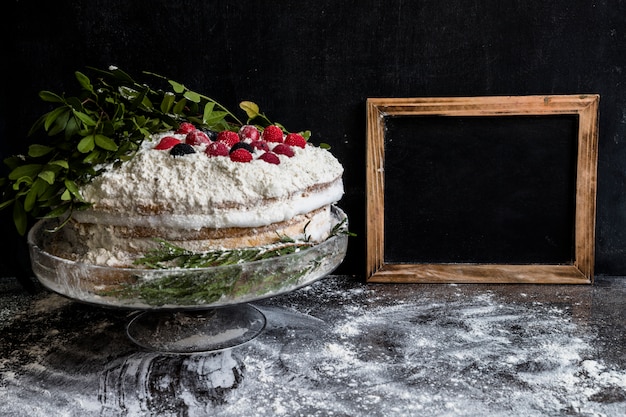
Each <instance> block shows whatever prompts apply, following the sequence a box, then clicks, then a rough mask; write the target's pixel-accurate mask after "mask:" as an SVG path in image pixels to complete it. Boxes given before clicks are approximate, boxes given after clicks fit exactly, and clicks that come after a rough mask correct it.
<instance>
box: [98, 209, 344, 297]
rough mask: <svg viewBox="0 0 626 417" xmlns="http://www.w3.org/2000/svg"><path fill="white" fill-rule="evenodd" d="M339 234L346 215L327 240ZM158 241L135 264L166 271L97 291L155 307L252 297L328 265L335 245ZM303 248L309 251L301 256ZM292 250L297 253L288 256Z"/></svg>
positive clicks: (287, 285) (294, 283) (289, 284)
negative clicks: (201, 247)
mask: <svg viewBox="0 0 626 417" xmlns="http://www.w3.org/2000/svg"><path fill="white" fill-rule="evenodd" d="M337 235H350V233H349V232H348V230H347V225H346V224H345V220H344V221H342V222H340V223H338V224H337V225H336V226H335V227H334V228H333V230H332V232H331V236H330V237H329V239H332V238H333V237H336V236H337ZM327 242H328V241H325V242H323V243H322V244H318V245H321V246H324V245H325V243H327ZM159 243H160V244H159V248H157V249H155V250H153V251H151V252H149V253H147V254H146V255H145V256H143V257H142V258H140V259H138V260H137V261H136V262H135V263H136V264H137V265H139V266H141V267H143V268H146V269H147V270H151V269H154V270H155V271H159V270H167V271H168V273H166V274H165V275H163V276H158V277H157V278H146V277H145V276H141V275H137V276H136V281H135V282H132V283H124V284H120V285H119V286H117V287H115V288H109V289H106V290H102V291H99V292H98V295H100V296H105V297H113V298H116V299H118V300H136V301H140V302H142V303H145V304H147V305H150V306H154V307H158V306H167V305H171V306H195V305H207V304H212V303H219V302H220V301H224V302H226V303H228V302H229V300H230V301H232V300H241V299H254V298H259V297H262V296H264V295H268V294H271V293H273V292H280V291H281V289H285V288H291V287H295V286H297V285H298V284H299V283H300V281H301V280H302V279H303V277H306V276H307V275H308V274H311V273H314V272H315V271H316V270H317V269H318V268H320V267H321V266H322V265H324V260H325V259H326V258H328V257H329V256H332V255H333V251H332V250H331V249H334V248H335V246H334V245H331V246H329V248H330V249H326V250H320V251H318V252H308V250H309V249H313V250H315V246H316V245H313V244H312V243H310V242H295V241H287V240H286V241H283V242H281V243H279V244H275V245H271V246H269V247H259V248H244V249H232V250H223V251H209V252H192V251H188V250H186V249H184V248H181V247H178V246H176V245H172V244H171V243H168V242H165V241H159ZM300 251H307V252H306V253H304V256H302V257H300V256H297V253H298V252H300ZM293 254H296V256H289V255H293ZM273 260H274V261H275V262H273ZM257 261H266V262H257ZM144 271H145V269H144ZM170 272H171V273H170ZM147 275H148V276H149V274H147ZM159 275H160V274H159Z"/></svg>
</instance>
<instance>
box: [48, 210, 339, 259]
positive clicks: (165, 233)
mask: <svg viewBox="0 0 626 417" xmlns="http://www.w3.org/2000/svg"><path fill="white" fill-rule="evenodd" d="M336 224H337V220H336V217H335V216H333V214H332V210H331V207H330V206H325V207H322V208H320V209H317V210H314V211H313V212H310V213H307V214H303V215H298V216H295V217H294V218H292V219H289V220H287V221H284V222H279V223H272V224H270V225H267V226H262V227H251V228H237V227H230V228H220V229H212V228H203V229H200V230H182V229H180V228H170V227H167V226H164V225H160V226H158V227H156V228H150V227H145V226H141V227H130V226H111V225H103V224H92V223H78V222H76V221H75V220H72V221H71V222H70V223H68V224H67V225H66V226H65V227H64V228H62V229H61V231H60V232H59V233H62V234H63V238H62V239H58V241H59V242H66V243H63V244H58V245H57V246H56V249H55V252H56V254H57V255H59V256H62V257H70V258H72V259H74V260H77V261H80V262H84V263H89V264H97V265H109V266H132V263H133V260H134V259H136V258H137V257H140V256H143V255H145V254H146V253H147V252H149V251H150V250H153V249H155V248H157V247H158V246H159V240H164V241H166V242H168V243H170V244H173V245H176V246H179V247H181V248H184V249H187V250H190V251H194V252H204V251H210V250H221V249H234V248H248V247H257V246H265V245H271V244H275V243H278V242H281V241H286V240H293V241H306V242H310V243H319V242H322V241H324V240H325V239H327V238H328V237H329V236H330V234H331V231H332V229H333V228H334V227H335V226H336ZM77 242H79V243H77Z"/></svg>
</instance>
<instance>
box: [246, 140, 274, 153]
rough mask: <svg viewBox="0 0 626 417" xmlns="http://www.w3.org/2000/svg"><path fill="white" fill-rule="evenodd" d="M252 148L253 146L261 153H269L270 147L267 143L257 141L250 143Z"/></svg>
mask: <svg viewBox="0 0 626 417" xmlns="http://www.w3.org/2000/svg"><path fill="white" fill-rule="evenodd" d="M250 146H252V148H253V149H258V150H259V151H269V150H270V147H269V145H268V144H267V142H265V141H262V140H255V141H253V142H250Z"/></svg>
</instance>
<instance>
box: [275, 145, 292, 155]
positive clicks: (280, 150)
mask: <svg viewBox="0 0 626 417" xmlns="http://www.w3.org/2000/svg"><path fill="white" fill-rule="evenodd" d="M272 151H273V152H274V153H276V154H278V155H285V156H288V157H289V158H291V157H292V156H293V155H294V152H293V149H291V146H289V145H285V144H284V143H279V144H278V145H276V146H274V149H272Z"/></svg>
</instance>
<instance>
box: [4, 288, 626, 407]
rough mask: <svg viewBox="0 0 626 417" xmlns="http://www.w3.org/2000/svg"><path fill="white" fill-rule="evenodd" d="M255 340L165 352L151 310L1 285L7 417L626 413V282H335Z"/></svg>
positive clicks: (293, 306) (281, 315) (274, 302)
mask: <svg viewBox="0 0 626 417" xmlns="http://www.w3.org/2000/svg"><path fill="white" fill-rule="evenodd" d="M255 306H256V307H258V308H259V309H260V310H261V311H262V312H263V313H264V314H265V317H266V318H267V326H266V328H265V330H264V331H263V332H262V333H261V334H260V335H259V336H258V337H256V338H255V339H253V340H252V341H250V342H248V343H246V344H244V345H242V346H239V347H235V348H232V349H226V350H223V351H220V352H215V353H201V354H192V355H179V354H164V353H158V352H152V351H148V350H145V349H143V348H140V347H138V346H137V345H135V344H134V343H132V342H131V341H130V340H129V338H128V337H127V335H126V331H125V328H126V324H127V323H128V321H129V320H130V319H131V318H132V317H133V315H134V314H136V313H135V312H131V311H124V310H110V309H106V308H102V307H98V306H91V305H85V304H80V303H78V302H74V301H72V300H69V299H66V298H63V297H61V296H58V295H56V294H52V293H50V292H48V291H46V290H40V291H38V292H36V293H29V292H27V291H25V290H24V289H23V287H21V286H20V285H19V283H17V281H16V280H15V279H12V278H0V318H1V321H0V323H1V326H2V339H1V345H0V354H1V357H0V398H1V399H2V401H1V402H0V415H2V416H12V417H13V416H15V417H20V416H24V417H38V416H46V417H50V416H81V417H88V416H144V415H154V416H204V415H217V416H372V417H373V416H404V415H410V416H416V415H428V416H459V415H460V416H485V415H489V416H557V415H559V416H560V415H569V416H622V415H624V410H626V279H624V278H618V277H615V278H613V277H606V278H596V281H595V283H594V284H593V285H569V286H568V285H506V284H505V285H485V284H463V285H455V284H432V285H430V284H429V285H427V284H399V285H393V284H366V283H364V282H362V280H360V279H357V278H354V277H346V276H330V277H327V278H324V279H322V280H320V281H318V282H316V283H314V284H313V285H311V286H309V287H305V288H302V289H300V290H297V291H295V292H293V293H290V294H287V295H282V296H277V297H274V298H270V299H267V300H264V301H261V302H258V303H255Z"/></svg>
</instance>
